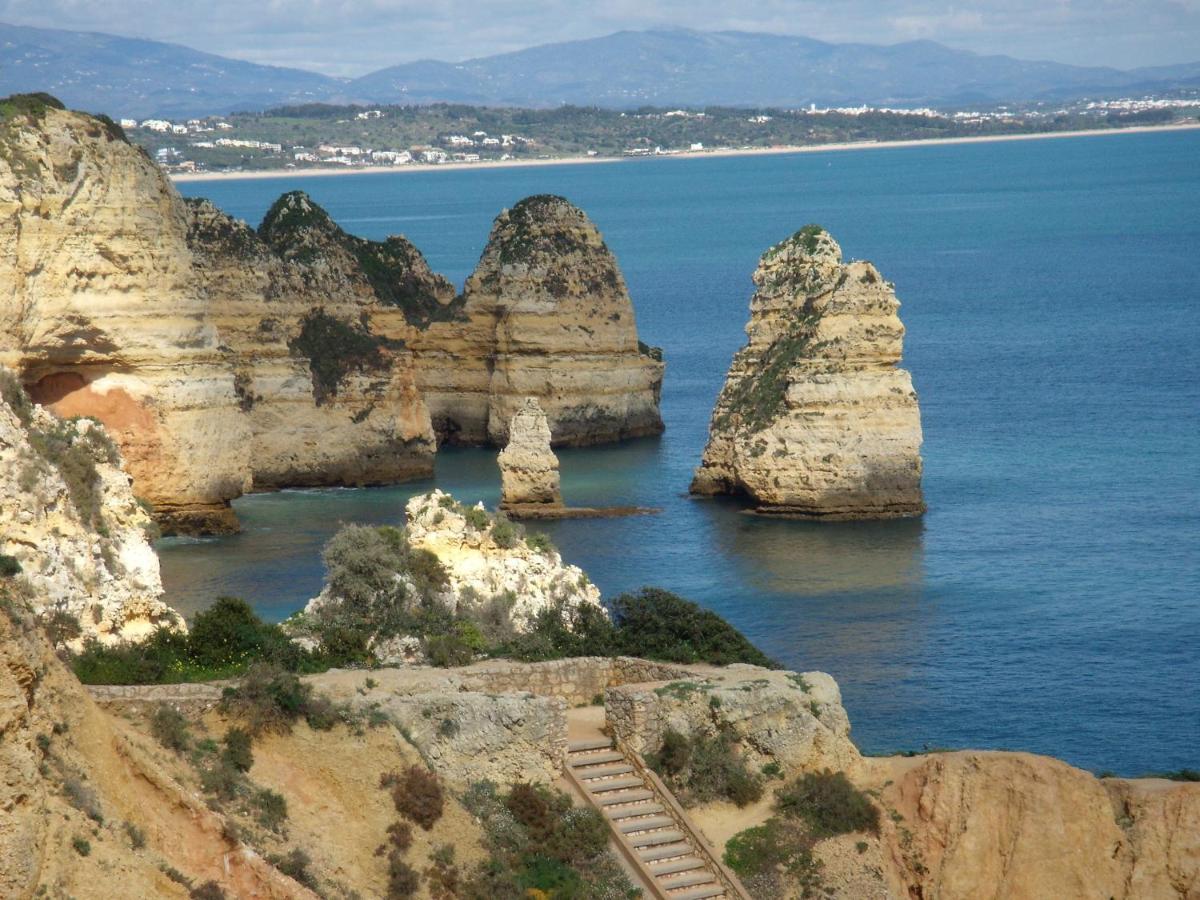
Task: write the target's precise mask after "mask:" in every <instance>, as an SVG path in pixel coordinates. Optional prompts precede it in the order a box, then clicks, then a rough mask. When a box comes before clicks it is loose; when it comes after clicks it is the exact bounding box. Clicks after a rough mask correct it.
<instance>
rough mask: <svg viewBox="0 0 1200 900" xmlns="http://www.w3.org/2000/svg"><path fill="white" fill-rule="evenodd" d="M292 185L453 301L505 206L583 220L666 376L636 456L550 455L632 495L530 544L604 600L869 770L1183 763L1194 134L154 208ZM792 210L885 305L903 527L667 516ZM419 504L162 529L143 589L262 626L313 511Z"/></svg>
mask: <svg viewBox="0 0 1200 900" xmlns="http://www.w3.org/2000/svg"><path fill="white" fill-rule="evenodd" d="M295 187H299V188H302V189H303V190H306V191H308V192H309V193H311V194H312V195H313V196H314V198H315V199H316V200H317V201H318V202H320V203H321V204H323V205H324V206H326V208H328V209H329V211H330V212H331V213H332V214H333V216H334V217H335V218H336V219H337V220H338V221H339V222H340V223H341V224H342V225H343V226H344V227H345V228H346V229H348V230H349V231H351V232H354V233H356V234H361V235H364V236H367V237H374V238H380V237H383V236H384V235H386V234H389V233H393V232H402V233H404V234H406V235H407V236H408V237H409V238H411V239H412V240H413V241H414V242H415V243H416V244H417V246H418V247H420V248H421V249H422V250H423V251H424V253H425V254H426V256H427V257H428V259H429V261H430V263H431V264H432V265H433V266H434V268H435V269H437V270H439V271H441V272H443V273H445V274H446V275H448V276H449V277H451V278H452V279H453V280H455V281H456V282H459V283H461V281H462V279H463V278H464V277H465V276H466V275H467V274H468V272H469V271H470V270H471V268H472V267H473V266H474V264H475V262H476V260H477V259H478V256H479V253H480V251H481V250H482V248H483V244H484V242H485V241H486V238H487V233H488V228H489V225H490V223H491V220H492V218H493V217H494V216H495V215H496V213H497V212H499V210H500V209H501V208H502V207H504V206H506V205H511V204H512V203H513V202H515V201H516V200H518V199H520V198H521V197H522V196H525V195H528V194H532V193H540V192H553V193H560V194H563V195H565V196H567V197H568V198H570V199H571V200H572V201H574V202H575V203H577V204H579V205H580V206H581V207H583V208H584V209H585V210H586V211H587V212H588V214H589V215H590V216H591V217H592V218H593V219H594V220H595V221H596V223H597V224H598V225H599V227H600V228H601V230H602V231H603V232H604V236H605V238H606V240H607V241H608V243H609V245H610V246H611V247H612V249H613V250H614V252H615V253H616V255H617V258H618V260H619V261H620V264H621V266H622V268H623V270H624V272H625V275H626V278H627V280H628V283H629V286H630V290H631V293H632V295H633V298H634V304H635V306H636V310H637V316H638V325H639V329H640V331H641V334H642V337H643V339H644V340H646V341H648V342H649V343H652V344H660V345H662V346H663V347H664V348H665V351H666V359H667V375H666V382H665V385H664V391H663V415H664V418H665V419H666V423H667V433H666V434H665V435H664V436H663V437H662V438H661V439H653V440H644V441H638V442H634V443H631V444H627V445H624V446H619V447H607V448H591V449H584V450H567V451H563V452H562V454H561V458H562V466H563V472H564V491H565V493H566V496H567V498H568V501H569V502H572V503H575V504H579V505H588V504H597V505H600V504H613V503H630V504H640V505H646V506H658V507H662V508H663V514H662V515H660V516H656V517H647V518H636V519H619V520H582V521H574V522H561V523H555V524H553V525H550V526H549V527H548V528H547V529H546V530H548V531H550V532H551V533H552V535H553V538H554V540H555V541H556V542H557V544H558V546H559V547H560V548H561V549H562V551H563V554H564V556H565V557H566V558H567V559H568V560H570V561H571V562H575V563H578V564H579V565H581V566H583V568H584V569H585V570H586V571H587V572H588V573H589V574H590V575H591V577H592V578H593V580H594V581H595V582H596V583H597V584H598V585H600V587H601V588H602V590H604V591H605V593H606V594H613V593H615V592H619V591H622V590H626V589H630V588H636V587H639V586H641V585H645V584H655V585H661V586H663V587H667V588H669V589H672V590H674V591H676V592H678V593H681V594H683V595H685V596H688V597H691V598H693V599H695V600H697V601H699V602H701V603H703V604H705V605H706V606H709V607H711V608H713V609H715V610H716V611H718V612H719V613H721V614H722V615H724V616H725V617H727V618H728V619H729V620H730V621H732V622H733V623H734V624H735V625H737V626H738V627H739V628H741V629H742V630H744V631H745V632H746V633H747V634H748V635H749V636H750V637H751V638H752V639H753V640H754V641H755V642H756V643H757V644H759V646H761V647H762V648H763V649H764V650H765V651H767V652H768V653H770V654H772V655H773V656H775V657H777V658H778V659H780V660H781V661H782V662H784V663H786V664H787V665H788V666H789V667H795V668H801V669H822V670H825V671H828V672H830V673H832V674H833V675H834V676H835V677H836V678H837V680H838V681H839V682H840V684H841V686H842V691H843V695H844V699H845V703H846V707H847V709H848V710H849V713H850V717H851V721H852V722H853V725H854V732H853V733H854V737H855V739H856V740H857V741H858V743H859V745H860V746H861V747H862V748H863V749H864V750H867V751H883V750H894V749H907V748H920V747H922V746H923V745H930V746H947V747H1004V748H1013V749H1023V750H1031V751H1035V752H1040V753H1049V754H1053V755H1055V756H1060V757H1063V758H1065V759H1067V760H1069V761H1070V762H1073V763H1075V764H1077V765H1081V766H1084V767H1087V768H1092V769H1113V770H1116V771H1118V772H1122V773H1125V774H1137V773H1142V772H1146V771H1149V770H1161V769H1173V768H1179V767H1183V766H1191V767H1195V766H1197V765H1198V764H1200V449H1198V448H1200V426H1198V416H1200V363H1198V359H1200V326H1198V324H1197V323H1198V319H1200V309H1198V301H1200V133H1197V132H1189V133H1176V134H1140V135H1121V136H1107V137H1092V138H1075V139H1058V140H1044V141H1028V142H1012V143H999V144H976V145H958V146H935V147H920V148H911V149H887V150H872V151H866V152H829V153H814V154H802V155H780V156H759V157H742V158H724V159H716V158H710V159H690V160H651V161H638V162H631V163H622V164H617V165H586V166H551V167H542V168H526V169H501V170H491V171H460V172H430V173H412V174H410V173H404V174H384V175H369V176H361V177H342V178H304V179H295V180H294V181H289V180H285V179H272V180H255V181H231V182H220V183H199V184H188V185H185V186H184V188H183V189H184V192H185V193H187V194H197V195H203V196H208V197H211V198H212V199H213V200H215V201H216V202H217V204H218V205H220V206H221V207H223V208H225V209H226V210H228V211H230V212H232V213H233V214H235V215H238V216H241V217H244V218H246V219H248V220H249V221H251V222H252V223H257V221H258V219H259V218H260V217H261V216H262V214H263V212H264V211H265V210H266V208H267V207H268V205H269V204H270V202H271V201H272V200H273V199H274V198H275V197H276V196H278V194H279V193H281V192H282V191H284V190H287V189H291V188H295ZM812 221H815V222H819V223H821V224H823V225H825V226H826V227H827V228H828V229H829V230H830V231H831V232H832V233H833V234H834V236H835V237H836V238H837V239H838V240H839V242H840V243H841V245H842V247H843V250H844V251H845V253H846V255H847V256H848V257H862V258H866V259H870V260H872V261H873V262H875V263H876V265H877V266H878V267H879V268H880V270H881V271H882V272H883V273H884V276H885V277H886V278H888V279H890V280H892V281H894V282H895V283H896V285H897V291H898V293H899V296H900V298H901V301H902V303H903V308H902V310H901V315H902V317H903V319H904V322H905V324H906V326H907V328H908V338H907V342H906V349H905V360H906V361H905V365H906V367H907V368H909V369H910V370H911V371H912V374H913V378H914V381H915V383H916V386H917V390H918V392H919V395H920V398H921V408H922V414H923V420H924V428H925V446H924V451H923V453H924V458H925V492H926V499H927V501H928V503H929V513H928V514H927V515H926V516H925V517H924V519H923V520H921V521H907V522H888V523H875V524H867V523H841V524H834V523H824V524H811V523H803V522H787V521H763V520H760V519H757V518H754V517H750V516H745V515H741V514H740V513H739V512H738V506H737V504H736V503H732V502H727V501H697V500H691V499H688V498H687V496H686V493H685V492H686V489H687V485H688V481H689V478H690V475H691V470H692V468H693V467H694V465H695V464H696V462H697V461H698V459H699V456H700V452H701V449H702V447H703V445H704V440H705V437H706V430H707V425H708V417H709V413H710V411H711V408H712V404H713V401H714V399H715V397H716V394H717V392H718V390H719V388H720V385H721V382H722V380H723V378H724V374H725V370H726V368H727V366H728V364H729V360H730V357H731V355H732V354H733V352H734V350H736V349H737V347H738V346H740V344H741V343H742V340H743V333H742V327H743V326H744V324H745V321H746V318H747V300H748V298H749V296H750V293H751V290H752V286H751V284H750V273H751V272H752V271H753V269H754V266H755V263H756V261H757V258H758V256H759V254H760V253H761V252H762V251H763V250H764V249H765V248H766V247H767V246H769V245H770V244H771V243H773V242H775V241H777V240H779V239H780V238H782V237H785V236H786V235H788V234H790V233H791V232H792V231H794V230H795V229H797V228H798V227H799V226H801V225H803V224H805V223H807V222H812ZM437 483H438V484H439V486H442V487H445V488H447V489H449V490H451V491H453V492H454V493H455V494H456V495H458V496H460V498H461V499H466V500H475V499H484V500H486V501H489V502H494V501H495V500H496V499H497V496H498V474H497V472H496V469H495V464H494V458H493V456H492V455H491V454H490V453H486V452H483V451H469V450H459V451H452V452H446V453H444V454H443V455H442V456H441V457H440V459H439V462H438V475H437ZM428 487H429V484H428V483H421V484H410V485H403V486H399V487H396V488H381V489H372V490H340V491H322V492H284V493H282V494H275V495H259V496H253V497H247V498H245V499H243V500H241V501H239V502H238V504H237V508H238V512H239V515H240V516H241V517H242V520H243V522H244V524H245V526H246V531H245V533H244V534H242V535H239V536H236V537H232V538H224V539H214V540H208V541H202V542H167V545H166V546H164V548H163V554H162V559H163V568H164V575H165V578H166V581H167V584H168V588H169V591H170V592H171V594H172V596H173V598H174V599H175V600H176V601H177V602H178V603H179V605H180V606H181V607H183V608H184V609H186V610H189V611H192V610H195V609H196V608H198V607H199V606H201V605H203V604H204V603H206V602H208V601H209V600H210V599H211V598H212V597H214V596H216V595H217V594H218V593H236V594H240V595H242V596H245V597H246V598H248V599H249V600H251V601H252V602H254V603H255V604H256V605H257V607H258V608H259V609H260V610H261V611H262V612H263V613H264V614H268V615H270V616H272V617H276V618H278V617H282V616H284V615H286V614H288V613H290V612H291V611H293V610H295V609H297V608H298V607H300V606H301V605H302V604H303V603H304V602H305V600H306V599H307V598H308V597H310V596H312V595H313V594H314V593H315V592H316V591H317V589H318V587H319V585H320V581H321V574H322V573H321V566H320V561H319V548H320V546H321V544H322V543H323V541H324V540H325V539H326V538H327V537H328V535H329V534H330V533H331V531H332V530H333V529H334V528H336V526H337V523H338V522H339V521H375V522H382V521H395V520H396V519H397V518H398V517H399V515H400V513H401V507H402V503H403V501H404V499H405V498H406V497H407V496H409V495H410V494H412V493H413V492H415V491H417V490H425V489H428Z"/></svg>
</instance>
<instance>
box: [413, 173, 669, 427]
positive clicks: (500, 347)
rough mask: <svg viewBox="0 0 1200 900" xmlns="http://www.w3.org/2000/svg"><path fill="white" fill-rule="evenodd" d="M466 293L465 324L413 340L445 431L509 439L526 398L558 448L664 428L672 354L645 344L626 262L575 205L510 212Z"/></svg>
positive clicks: (524, 204)
mask: <svg viewBox="0 0 1200 900" xmlns="http://www.w3.org/2000/svg"><path fill="white" fill-rule="evenodd" d="M463 297H464V306H463V309H462V313H463V316H464V317H465V320H466V321H465V322H457V321H456V322H449V323H445V324H440V323H434V324H433V325H431V326H430V328H429V329H428V331H427V332H425V333H424V334H417V335H413V336H412V338H411V341H410V346H411V347H412V349H413V351H414V353H415V354H416V357H417V364H418V375H417V377H418V380H419V382H420V384H421V386H422V388H423V389H424V391H425V397H426V402H427V403H428V404H429V407H430V412H431V414H432V416H433V420H434V426H435V428H437V430H438V432H439V435H440V436H442V437H443V438H445V439H448V440H451V441H456V442H461V443H485V442H486V443H492V444H500V445H503V444H504V442H505V440H506V439H507V437H508V423H509V421H510V420H511V419H512V416H513V414H514V413H515V412H516V411H517V410H518V409H519V408H520V406H521V404H522V403H523V402H524V400H525V398H526V397H537V398H538V400H539V402H540V403H541V406H542V409H543V410H545V413H546V416H547V418H548V420H549V423H550V431H551V434H552V436H553V442H554V444H555V445H577V444H594V443H601V442H604V441H615V440H620V439H623V438H629V437H638V436H642V435H649V434H658V433H659V432H661V431H662V429H663V424H662V417H661V416H660V414H659V409H658V404H659V394H660V392H661V388H662V376H663V364H662V360H661V356H662V354H661V353H660V352H658V351H656V350H654V349H652V348H650V347H647V346H645V345H644V344H642V343H640V342H639V341H638V334H637V326H636V324H635V322H634V315H633V304H632V303H631V301H630V299H629V292H628V291H627V290H626V288H625V280H624V278H623V277H622V276H621V271H620V269H619V268H618V266H617V262H616V259H615V258H614V257H613V255H612V252H611V251H610V250H609V249H608V247H607V246H606V245H605V243H604V240H603V238H601V236H600V232H599V231H598V230H597V229H596V226H595V225H594V224H592V222H591V220H590V219H588V217H587V216H586V215H584V213H583V212H582V211H581V210H579V209H578V208H577V207H575V206H572V205H571V204H570V203H569V202H567V201H566V200H564V199H563V198H561V197H554V196H549V195H539V196H534V197H527V198H525V199H524V200H522V201H520V202H519V203H517V204H515V205H514V206H513V207H512V208H511V209H507V210H505V211H504V212H502V213H501V214H500V215H499V216H498V217H497V218H496V221H495V223H494V224H493V226H492V232H491V235H490V237H489V238H488V243H487V246H486V247H485V249H484V251H483V256H482V257H481V258H480V260H479V265H478V266H477V267H476V269H475V271H474V273H473V274H472V275H471V277H470V278H468V279H467V283H466V286H465V288H464V290H463Z"/></svg>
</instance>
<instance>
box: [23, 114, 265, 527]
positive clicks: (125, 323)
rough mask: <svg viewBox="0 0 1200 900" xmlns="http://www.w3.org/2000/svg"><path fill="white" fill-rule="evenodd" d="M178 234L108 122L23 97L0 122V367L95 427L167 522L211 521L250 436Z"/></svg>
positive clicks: (243, 470) (176, 206)
mask: <svg viewBox="0 0 1200 900" xmlns="http://www.w3.org/2000/svg"><path fill="white" fill-rule="evenodd" d="M187 230H188V221H187V211H186V209H185V207H184V205H183V203H182V201H181V200H180V198H179V195H178V194H177V193H176V191H175V189H174V188H173V187H172V186H171V184H170V182H169V181H168V180H167V179H166V178H165V177H164V176H163V175H162V173H161V172H160V171H159V169H158V167H157V166H155V165H154V163H153V162H152V161H151V160H150V159H149V158H148V157H147V156H146V155H145V153H143V152H142V151H141V150H138V149H137V148H135V147H132V146H130V145H129V144H128V143H126V141H125V140H124V136H123V135H122V134H121V133H120V131H119V129H117V128H115V126H112V127H110V126H107V125H106V124H105V123H104V122H102V121H100V120H97V119H94V118H92V117H91V116H85V115H82V114H79V113H72V112H66V111H64V110H61V109H56V108H54V106H53V105H52V104H46V103H40V104H39V103H37V102H33V101H31V102H28V103H26V104H24V105H22V106H19V107H17V108H15V109H10V110H9V111H8V114H7V117H6V118H4V119H3V121H0V259H3V262H2V263H0V362H2V363H6V364H8V365H9V366H11V367H13V368H15V369H17V370H18V372H19V373H20V375H21V378H22V380H23V381H24V382H25V384H26V385H27V386H28V387H29V390H30V393H31V394H32V395H33V398H34V399H35V400H36V401H38V402H39V403H42V404H45V405H46V406H48V407H49V408H51V409H52V410H54V411H55V412H57V413H59V414H61V415H63V416H73V415H89V416H94V417H95V418H97V419H99V420H100V421H102V422H104V424H105V425H106V426H107V428H108V430H109V433H110V434H111V435H112V437H113V439H114V440H115V441H116V442H117V443H118V444H119V445H120V447H121V451H122V454H123V455H124V457H125V462H126V464H127V465H128V467H129V471H130V473H131V474H132V475H133V478H134V482H135V484H136V491H137V493H138V495H139V496H142V497H145V498H146V499H148V500H149V501H151V502H152V503H153V504H154V508H155V510H156V512H157V514H158V515H159V516H160V517H161V518H162V520H163V522H164V524H165V525H167V526H176V525H185V524H186V525H195V526H197V527H200V528H203V529H204V530H211V531H220V530H228V529H231V528H233V527H235V520H234V517H233V513H232V510H231V509H230V507H229V500H230V499H231V498H232V497H236V496H237V495H238V494H239V493H241V492H242V491H243V490H245V489H246V488H247V487H248V486H249V450H250V441H249V437H250V431H249V428H248V426H247V423H246V422H245V418H244V417H243V416H242V415H240V413H239V410H238V406H237V397H236V394H235V392H234V387H233V372H232V370H231V368H230V367H229V366H228V365H227V364H226V363H225V361H224V359H223V358H222V351H221V346H220V339H219V337H218V333H217V329H216V327H215V325H214V324H213V322H212V321H211V319H210V317H209V315H208V310H207V308H206V303H205V300H204V297H203V296H202V294H201V292H200V291H199V289H198V285H197V283H196V280H195V278H194V277H193V272H192V254H191V252H190V251H189V249H188V245H187Z"/></svg>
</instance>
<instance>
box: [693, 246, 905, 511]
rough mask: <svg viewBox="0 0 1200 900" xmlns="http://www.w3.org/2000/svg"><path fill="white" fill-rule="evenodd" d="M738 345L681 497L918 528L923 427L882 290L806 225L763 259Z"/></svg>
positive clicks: (886, 287)
mask: <svg viewBox="0 0 1200 900" xmlns="http://www.w3.org/2000/svg"><path fill="white" fill-rule="evenodd" d="M754 284H755V286H756V288H757V289H756V291H755V293H754V296H753V297H752V298H751V300H750V323H749V324H748V325H747V326H746V333H747V335H748V336H749V341H748V343H747V345H746V346H745V347H744V348H743V349H742V350H740V351H738V353H737V355H736V356H735V357H734V359H733V364H732V365H731V367H730V369H729V375H728V377H727V379H726V381H725V386H724V388H723V389H722V391H721V395H720V397H719V398H718V399H717V405H716V408H715V409H714V410H713V416H712V422H711V425H710V427H709V440H708V445H707V446H706V447H705V449H704V456H703V459H702V460H701V463H700V467H699V468H698V469H697V470H696V474H695V478H694V479H693V481H692V487H691V490H692V492H693V493H696V494H744V495H747V496H749V497H750V498H751V499H752V500H753V501H754V503H755V504H756V506H757V508H758V510H759V511H760V512H764V513H774V514H783V515H794V516H802V517H811V518H819V519H885V518H895V517H901V516H913V515H919V514H920V513H922V512H923V511H924V509H925V504H924V501H923V499H922V495H921V456H920V448H921V416H920V409H919V408H918V406H917V395H916V392H915V391H914V390H913V386H912V379H911V378H910V376H909V374H908V372H906V371H904V370H903V369H900V368H898V367H897V363H898V362H899V361H900V356H901V349H902V343H903V338H904V326H903V325H902V324H901V323H900V319H899V316H898V315H897V314H896V311H897V309H898V308H899V306H900V304H899V302H898V301H897V300H896V296H895V293H894V291H893V288H892V285H891V284H890V283H888V282H886V281H884V280H883V278H882V277H881V276H880V274H879V272H878V271H877V270H876V269H875V267H874V266H873V265H871V264H870V263H869V262H850V263H843V262H842V253H841V248H840V247H838V245H837V243H836V242H835V241H834V240H833V238H832V237H831V236H830V235H829V234H828V233H827V232H826V231H825V230H824V229H822V228H820V227H819V226H815V225H809V226H806V227H805V228H803V229H801V230H800V231H798V232H797V233H796V234H794V235H792V237H790V238H788V239H787V240H785V241H783V242H781V243H779V244H776V245H775V246H774V247H772V248H771V249H769V250H768V251H767V252H766V253H764V254H763V256H762V259H761V260H759V264H758V269H757V270H756V271H755V273H754Z"/></svg>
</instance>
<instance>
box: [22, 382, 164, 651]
mask: <svg viewBox="0 0 1200 900" xmlns="http://www.w3.org/2000/svg"><path fill="white" fill-rule="evenodd" d="M0 387H2V388H4V390H0V395H3V399H0V554H4V555H6V556H10V557H12V558H14V559H15V560H16V561H17V563H18V564H19V565H20V567H21V572H20V576H19V581H20V583H21V584H22V586H23V587H22V593H23V594H24V595H25V596H26V598H27V600H28V601H29V603H30V605H31V606H32V608H33V609H34V610H35V611H37V612H39V613H42V614H49V613H54V612H62V613H66V614H67V615H69V616H71V617H73V618H75V619H77V620H78V621H79V624H80V627H81V628H82V631H83V636H87V637H96V638H98V639H100V640H101V641H104V642H112V641H116V640H137V639H139V638H142V637H145V636H147V635H148V634H150V633H152V632H153V631H154V630H155V629H156V628H158V627H160V626H161V627H168V628H181V627H183V620H182V619H181V618H180V617H179V616H178V615H177V614H176V613H175V612H174V610H172V609H171V608H170V607H168V606H167V605H166V604H165V603H163V601H162V593H163V589H162V581H161V579H160V577H159V569H158V557H157V556H156V555H155V553H154V550H153V549H152V548H151V546H150V542H149V536H148V531H149V530H150V529H152V528H153V523H152V522H151V521H150V517H149V516H148V515H147V513H146V511H145V510H144V509H143V508H142V506H141V505H140V504H139V503H138V502H137V500H136V499H135V498H134V496H133V491H132V490H131V489H130V478H129V476H128V475H127V474H126V473H125V471H124V470H123V469H122V468H121V459H120V456H119V454H118V452H117V450H116V448H115V446H114V445H113V444H112V442H111V441H110V440H109V438H108V436H107V435H106V434H105V433H104V429H103V428H102V427H101V426H99V425H98V424H96V423H95V422H93V421H90V420H86V419H81V420H76V421H73V422H62V421H60V420H59V419H57V418H55V417H54V416H52V415H50V414H49V413H47V412H46V411H45V410H43V409H41V408H40V407H38V406H35V405H33V404H31V403H29V401H28V400H27V399H26V398H25V397H24V396H22V395H21V394H20V392H19V388H17V385H16V380H15V377H14V376H13V375H12V374H11V372H9V371H8V370H6V369H0ZM0 577H2V576H0Z"/></svg>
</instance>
